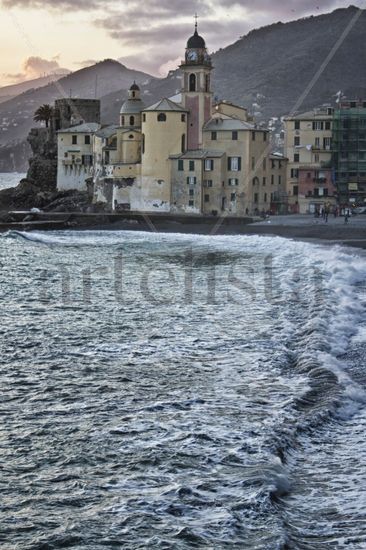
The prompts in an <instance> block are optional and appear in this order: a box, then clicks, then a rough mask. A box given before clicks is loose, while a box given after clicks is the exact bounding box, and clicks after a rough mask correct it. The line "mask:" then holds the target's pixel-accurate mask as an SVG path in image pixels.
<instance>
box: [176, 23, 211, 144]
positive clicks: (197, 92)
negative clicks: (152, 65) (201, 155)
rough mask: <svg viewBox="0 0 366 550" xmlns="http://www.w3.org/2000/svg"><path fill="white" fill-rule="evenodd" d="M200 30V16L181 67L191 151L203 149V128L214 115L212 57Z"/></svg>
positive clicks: (183, 99) (188, 141)
mask: <svg viewBox="0 0 366 550" xmlns="http://www.w3.org/2000/svg"><path fill="white" fill-rule="evenodd" d="M197 27H198V25H197V15H196V23H195V30H194V34H193V35H192V36H191V37H190V39H189V40H188V42H187V47H186V53H185V59H184V61H183V62H182V64H181V65H180V68H181V70H182V73H183V82H182V84H183V88H182V105H183V107H185V108H186V109H187V111H188V112H189V114H188V133H187V149H188V150H194V149H200V148H202V141H203V132H202V129H203V126H204V125H205V124H206V122H208V121H209V120H210V118H211V114H212V92H211V71H212V63H211V57H210V56H209V54H208V52H207V48H206V44H205V41H204V39H203V38H202V36H200V35H199V34H198V29H197Z"/></svg>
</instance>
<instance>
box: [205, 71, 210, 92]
mask: <svg viewBox="0 0 366 550" xmlns="http://www.w3.org/2000/svg"><path fill="white" fill-rule="evenodd" d="M205 91H206V92H209V91H210V75H208V74H206V77H205Z"/></svg>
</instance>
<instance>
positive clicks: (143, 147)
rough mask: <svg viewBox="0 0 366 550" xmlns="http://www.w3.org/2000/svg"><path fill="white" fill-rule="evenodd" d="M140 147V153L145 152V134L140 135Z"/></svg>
mask: <svg viewBox="0 0 366 550" xmlns="http://www.w3.org/2000/svg"><path fill="white" fill-rule="evenodd" d="M141 149H142V154H144V153H145V134H142V136H141Z"/></svg>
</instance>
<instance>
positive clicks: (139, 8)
mask: <svg viewBox="0 0 366 550" xmlns="http://www.w3.org/2000/svg"><path fill="white" fill-rule="evenodd" d="M351 3H352V4H353V5H355V6H359V7H365V8H366V0H354V1H353V2H351ZM348 5H349V2H344V1H342V0H200V1H198V0H143V1H141V0H0V31H1V32H0V52H1V55H0V86H5V85H8V84H14V83H17V82H22V81H24V80H29V79H32V78H37V77H39V76H42V75H44V74H50V73H53V72H56V73H57V72H60V71H61V70H63V69H68V70H71V71H75V70H77V69H80V68H82V67H86V66H88V65H91V64H93V63H95V62H96V61H101V60H103V59H107V58H113V59H118V60H119V61H121V62H122V63H124V64H125V65H127V66H128V67H130V68H133V69H139V70H142V71H146V72H148V73H149V74H153V75H156V76H165V75H166V73H167V72H168V71H169V70H170V69H174V68H176V66H177V65H178V63H179V61H180V59H181V58H182V56H183V52H184V48H185V45H186V41H187V39H188V37H189V36H190V35H191V34H192V33H193V29H194V14H195V13H197V14H198V16H199V19H198V25H199V32H200V34H202V36H204V38H205V40H206V44H207V46H208V48H209V50H210V51H211V52H214V51H216V50H218V49H219V48H223V47H225V46H227V45H229V44H231V43H233V42H235V41H236V40H238V39H239V38H240V37H241V36H244V35H245V34H247V32H248V31H250V30H251V29H253V28H258V27H261V26H264V25H268V24H271V23H275V22H277V21H283V22H285V21H290V20H294V19H299V18H301V17H306V16H309V15H317V14H320V13H325V12H330V11H332V10H333V9H336V8H339V7H347V6H348Z"/></svg>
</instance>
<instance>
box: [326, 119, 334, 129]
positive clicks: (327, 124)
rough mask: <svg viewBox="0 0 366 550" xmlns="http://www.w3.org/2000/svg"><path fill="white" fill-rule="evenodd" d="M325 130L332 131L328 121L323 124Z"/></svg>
mask: <svg viewBox="0 0 366 550" xmlns="http://www.w3.org/2000/svg"><path fill="white" fill-rule="evenodd" d="M325 129H326V130H331V129H332V124H331V122H330V121H329V122H326V123H325Z"/></svg>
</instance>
